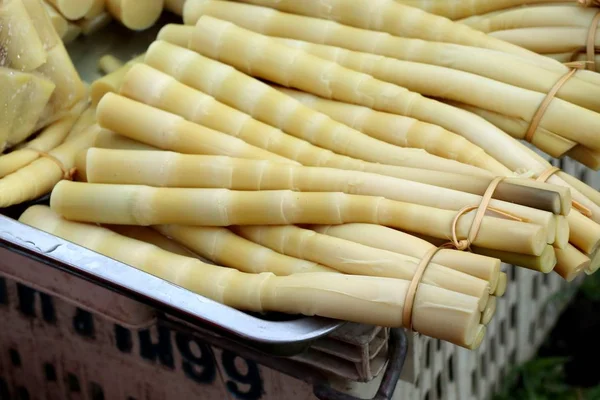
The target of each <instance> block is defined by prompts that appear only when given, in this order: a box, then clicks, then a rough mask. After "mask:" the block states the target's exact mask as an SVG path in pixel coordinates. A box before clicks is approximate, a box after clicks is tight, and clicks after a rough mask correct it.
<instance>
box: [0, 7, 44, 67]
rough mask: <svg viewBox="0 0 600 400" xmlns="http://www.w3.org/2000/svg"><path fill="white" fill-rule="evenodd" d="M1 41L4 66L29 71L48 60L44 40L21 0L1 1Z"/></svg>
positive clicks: (1, 62) (1, 59)
mask: <svg viewBox="0 0 600 400" xmlns="http://www.w3.org/2000/svg"><path fill="white" fill-rule="evenodd" d="M38 1H39V0H38ZM0 43H2V57H1V58H0V66H2V67H10V68H13V69H16V70H18V71H25V72H28V71H33V70H35V69H36V68H38V67H39V66H41V65H43V64H44V63H45V62H46V52H45V51H44V45H43V43H42V40H41V38H40V37H39V36H38V34H37V31H36V29H35V25H34V23H33V21H32V20H31V18H30V17H29V14H28V13H27V9H26V8H25V6H24V5H23V2H22V1H20V0H5V1H3V2H2V3H0Z"/></svg>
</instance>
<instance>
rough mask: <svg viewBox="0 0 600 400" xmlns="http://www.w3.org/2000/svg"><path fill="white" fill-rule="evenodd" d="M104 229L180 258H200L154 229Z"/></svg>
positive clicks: (125, 227) (134, 227)
mask: <svg viewBox="0 0 600 400" xmlns="http://www.w3.org/2000/svg"><path fill="white" fill-rule="evenodd" d="M104 227H105V228H108V229H110V230H111V231H113V232H116V233H118V234H119V235H123V236H127V237H128V238H132V239H136V240H139V241H142V242H146V243H149V244H153V245H155V246H156V247H160V248H161V249H163V250H166V251H168V252H170V253H174V254H178V255H180V256H185V257H195V258H199V256H198V255H197V254H195V253H194V252H193V251H191V250H190V249H188V248H186V247H184V246H182V245H181V244H179V243H178V242H176V241H175V240H172V239H170V238H168V237H167V236H164V235H162V234H161V233H159V232H158V231H157V230H155V229H152V228H147V227H145V226H135V225H105V226H104ZM201 260H202V259H201ZM202 261H204V260H202Z"/></svg>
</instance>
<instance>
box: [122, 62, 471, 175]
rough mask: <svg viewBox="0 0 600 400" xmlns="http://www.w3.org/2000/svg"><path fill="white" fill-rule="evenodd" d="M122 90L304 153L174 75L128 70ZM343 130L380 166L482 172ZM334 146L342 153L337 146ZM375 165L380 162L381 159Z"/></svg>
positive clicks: (275, 147) (298, 144) (292, 153)
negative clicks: (377, 158) (389, 165)
mask: <svg viewBox="0 0 600 400" xmlns="http://www.w3.org/2000/svg"><path fill="white" fill-rule="evenodd" d="M120 92H121V94H123V95H125V96H127V97H130V98H132V99H134V100H137V101H140V102H144V103H147V104H149V105H152V106H153V107H157V108H160V109H163V110H165V111H168V112H171V113H174V114H177V115H180V116H182V117H183V118H185V119H187V120H188V121H191V122H195V123H197V124H200V125H204V126H206V127H209V128H212V129H215V130H218V131H221V132H224V133H227V134H229V135H232V136H235V137H238V138H240V139H242V140H244V141H245V142H246V143H249V144H251V145H253V146H256V147H259V148H262V149H265V150H267V151H270V152H272V153H275V154H279V155H281V156H283V157H286V158H289V159H297V155H298V154H299V151H298V148H301V149H302V147H303V145H304V142H302V141H300V140H298V139H294V138H292V137H290V136H288V135H283V134H281V133H280V132H274V131H273V130H269V131H268V133H269V134H267V132H263V131H262V129H261V127H262V126H263V125H262V124H261V125H257V124H256V123H254V120H253V119H252V118H251V117H250V116H249V115H247V114H244V113H242V112H239V111H237V110H235V109H233V108H231V107H228V106H226V105H224V104H221V103H219V102H218V101H216V100H215V99H214V98H213V97H211V96H208V95H205V94H204V93H202V92H199V91H198V90H195V89H193V88H190V87H189V86H186V85H184V84H182V83H180V82H178V81H177V80H176V79H175V78H174V77H172V76H170V75H168V74H165V73H163V72H160V71H158V70H156V69H154V68H151V67H149V66H147V65H143V64H138V65H135V66H134V67H132V68H131V70H130V71H129V72H128V73H127V75H126V76H125V78H124V80H123V84H122V86H121V91H120ZM343 129H344V131H343V132H339V131H340V129H338V131H337V132H332V134H331V135H330V136H333V137H337V138H338V140H340V141H342V140H343V139H346V138H347V139H346V140H345V141H344V143H345V146H346V147H345V148H348V146H353V145H352V144H348V142H350V141H351V140H353V139H354V138H357V139H358V140H357V141H358V142H359V143H357V145H360V144H362V145H364V146H367V145H371V147H370V148H369V150H373V151H375V150H376V149H377V151H378V152H380V154H381V153H382V152H385V154H387V156H381V155H380V154H377V155H376V154H373V153H372V152H371V151H370V152H369V156H370V157H371V158H372V159H373V160H375V157H381V158H382V161H381V162H382V163H384V164H392V163H393V164H394V165H400V166H406V167H413V168H423V169H432V170H438V171H444V172H446V171H450V172H459V173H464V174H471V173H473V174H476V175H477V174H480V173H481V170H480V169H479V168H475V167H473V166H470V165H465V164H461V163H458V162H456V161H452V160H447V159H444V158H440V157H436V156H433V155H431V154H428V153H427V152H425V151H423V150H422V149H403V148H398V147H395V146H391V145H390V144H387V143H384V142H382V141H379V140H373V142H370V141H368V140H367V141H365V140H364V139H363V138H362V137H358V135H362V134H361V133H360V132H358V131H348V130H347V129H348V128H347V127H344V128H343ZM336 135H337V136H336ZM344 135H345V137H344ZM366 138H367V139H369V138H368V137H366ZM315 144H320V143H315ZM332 147H335V142H334V144H330V146H329V148H330V149H331V150H335V149H334V148H332ZM337 148H338V149H343V147H341V146H340V145H338V147H337ZM347 152H349V151H347ZM350 153H351V152H350ZM358 154H362V155H364V154H367V153H365V152H364V151H361V152H359V153H357V155H358ZM363 158H366V157H363ZM298 161H299V160H298ZM375 161H377V162H379V160H375ZM385 161H387V162H385Z"/></svg>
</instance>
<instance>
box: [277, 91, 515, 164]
mask: <svg viewBox="0 0 600 400" xmlns="http://www.w3.org/2000/svg"><path fill="white" fill-rule="evenodd" d="M273 87H274V88H275V89H277V90H279V91H280V92H282V93H284V94H286V95H288V96H290V97H293V98H295V99H296V100H298V101H300V102H301V103H302V104H304V105H305V106H308V107H310V108H312V109H313V110H315V111H319V112H321V113H323V114H326V115H328V116H329V117H330V118H333V119H334V120H336V121H338V122H341V123H343V124H346V125H348V126H350V127H351V128H354V129H356V130H358V131H361V132H363V133H365V134H367V135H369V136H371V137H374V138H376V139H379V140H383V141H385V142H388V143H392V144H395V145H397V146H402V147H416V148H421V149H424V150H425V151H427V152H429V153H431V154H434V155H437V156H440V157H444V158H448V159H451V160H456V161H459V162H462V163H465V164H471V165H474V166H476V167H480V168H483V169H486V170H488V171H491V172H496V171H497V172H498V173H501V174H510V170H509V169H507V168H506V167H505V166H504V165H502V164H500V163H499V162H498V161H496V160H495V159H494V158H492V157H490V156H489V155H487V154H486V153H485V152H484V151H483V150H482V149H480V148H479V147H477V146H475V145H473V144H472V143H470V142H469V141H468V140H466V139H465V138H463V137H462V136H459V135H456V134H454V133H452V132H448V131H447V130H445V129H443V128H441V127H440V126H437V125H433V124H428V123H425V122H421V121H417V120H416V119H414V118H408V117H403V116H400V115H395V114H389V113H383V112H379V111H375V110H373V109H370V108H367V107H362V106H357V105H354V104H348V103H341V102H338V101H333V100H328V99H324V98H322V97H318V96H315V95H312V94H309V93H306V92H300V91H298V90H293V89H288V88H284V87H281V86H273Z"/></svg>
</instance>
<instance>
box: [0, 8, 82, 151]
mask: <svg viewBox="0 0 600 400" xmlns="http://www.w3.org/2000/svg"><path fill="white" fill-rule="evenodd" d="M0 48H1V49H2V53H1V54H2V56H1V57H0V86H1V89H0V109H1V111H0V119H1V120H2V126H0V154H1V153H2V152H3V151H4V150H6V149H9V148H12V147H14V146H16V145H18V144H20V143H21V142H23V141H25V140H26V139H27V138H29V137H30V136H31V135H32V134H34V133H35V132H38V131H39V130H40V129H42V128H45V127H47V126H48V125H50V124H52V123H53V122H55V121H58V120H60V119H61V118H63V117H67V116H68V114H69V113H71V112H72V111H73V108H74V107H75V105H76V104H77V103H78V102H79V101H81V100H82V99H83V98H84V95H85V87H84V85H83V83H82V82H81V80H80V78H79V75H78V74H77V71H75V68H74V67H73V64H72V62H71V60H70V58H69V56H68V54H67V52H66V50H65V48H64V46H63V44H62V42H61V41H60V39H59V38H58V35H57V33H56V31H55V29H54V28H53V26H52V22H51V20H50V17H49V16H48V15H47V13H46V11H45V10H44V7H43V5H42V3H41V2H40V0H7V1H4V2H2V3H1V4H0ZM0 157H2V156H0Z"/></svg>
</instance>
